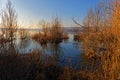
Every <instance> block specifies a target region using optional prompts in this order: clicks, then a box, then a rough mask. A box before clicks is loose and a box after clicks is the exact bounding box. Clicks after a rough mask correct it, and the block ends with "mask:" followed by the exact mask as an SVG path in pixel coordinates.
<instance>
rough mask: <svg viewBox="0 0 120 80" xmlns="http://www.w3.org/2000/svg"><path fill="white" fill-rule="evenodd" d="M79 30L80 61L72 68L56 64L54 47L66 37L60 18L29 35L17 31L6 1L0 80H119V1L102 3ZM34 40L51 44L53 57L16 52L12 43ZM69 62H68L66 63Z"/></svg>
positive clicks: (36, 52) (36, 51)
mask: <svg viewBox="0 0 120 80" xmlns="http://www.w3.org/2000/svg"><path fill="white" fill-rule="evenodd" d="M73 21H74V23H75V24H77V25H79V26H80V29H81V30H80V31H77V34H75V35H74V39H75V40H78V41H79V42H80V43H82V44H81V45H82V55H81V56H82V62H78V63H77V64H80V66H79V67H77V68H74V67H73V66H71V64H73V63H71V62H70V64H68V65H67V66H62V65H60V64H59V57H58V56H57V55H58V54H59V52H58V48H57V46H59V44H60V43H61V42H62V40H64V39H68V38H69V36H68V34H67V33H66V32H65V31H64V29H63V24H62V22H61V20H60V18H58V17H56V18H54V19H53V20H52V21H51V22H50V23H47V22H43V23H41V24H40V27H42V30H41V31H40V32H38V33H35V34H34V35H30V34H29V33H28V32H27V31H26V30H24V29H23V30H21V31H19V30H18V28H19V25H18V21H17V14H16V12H15V10H14V7H13V6H12V4H11V2H10V1H8V3H7V5H6V8H5V10H4V11H3V13H2V14H1V27H2V28H4V29H1V32H0V80H119V79H120V1H119V0H109V1H108V3H105V2H102V3H100V5H99V6H97V7H96V8H95V9H90V11H89V12H88V15H87V16H86V18H85V20H84V22H83V25H81V24H79V23H77V21H76V20H74V19H73ZM18 34H19V38H20V39H21V40H22V41H23V40H25V39H26V38H28V37H29V38H30V39H34V40H36V41H38V42H39V43H40V44H41V45H42V44H47V43H51V44H53V47H54V49H55V51H53V54H54V55H46V54H44V53H43V52H41V51H39V50H34V51H31V52H30V53H28V54H21V53H20V52H19V51H17V48H16V46H15V40H16V39H17V38H18ZM68 62H69V60H68Z"/></svg>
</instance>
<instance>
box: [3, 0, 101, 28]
mask: <svg viewBox="0 0 120 80" xmlns="http://www.w3.org/2000/svg"><path fill="white" fill-rule="evenodd" d="M11 2H12V3H13V5H14V7H15V9H16V11H17V13H18V16H19V19H20V20H21V22H23V23H24V24H29V23H31V24H34V23H37V22H38V21H41V20H45V21H51V20H52V17H54V16H56V15H57V16H59V17H60V18H61V19H62V22H63V24H64V26H73V25H74V23H73V22H72V18H73V17H75V18H76V19H77V20H78V21H79V22H81V23H82V20H83V19H84V17H85V16H86V14H87V12H88V10H89V9H90V8H93V7H95V6H96V5H98V4H99V2H100V0H11ZM2 3H5V0H2Z"/></svg>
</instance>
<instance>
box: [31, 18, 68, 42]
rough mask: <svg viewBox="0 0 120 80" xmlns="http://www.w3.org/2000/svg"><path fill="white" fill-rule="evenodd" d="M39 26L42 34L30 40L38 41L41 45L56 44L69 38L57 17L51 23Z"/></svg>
mask: <svg viewBox="0 0 120 80" xmlns="http://www.w3.org/2000/svg"><path fill="white" fill-rule="evenodd" d="M40 26H42V32H39V33H38V34H35V35H33V36H32V38H33V39H35V40H38V41H39V42H40V43H41V44H47V43H56V44H58V43H60V42H62V40H63V39H68V38H69V37H68V34H67V33H65V32H64V30H63V25H62V23H61V21H60V19H59V18H58V17H56V18H55V19H53V21H52V22H51V23H46V22H43V23H41V25H40ZM49 26H50V27H49Z"/></svg>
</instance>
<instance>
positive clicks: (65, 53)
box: [16, 35, 81, 65]
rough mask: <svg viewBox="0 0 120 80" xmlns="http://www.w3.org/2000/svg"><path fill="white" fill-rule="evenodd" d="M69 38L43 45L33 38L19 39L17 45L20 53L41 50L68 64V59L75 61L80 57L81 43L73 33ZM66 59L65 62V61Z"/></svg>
mask: <svg viewBox="0 0 120 80" xmlns="http://www.w3.org/2000/svg"><path fill="white" fill-rule="evenodd" d="M69 37H70V38H69V39H68V40H65V41H63V42H61V43H59V44H55V43H54V44H51V43H48V44H44V45H41V44H39V42H36V41H34V40H32V39H26V40H17V41H16V45H17V47H18V48H19V49H18V50H19V52H20V53H24V54H25V53H29V52H32V51H34V50H36V49H38V50H40V51H41V52H42V53H44V54H46V55H50V56H53V57H54V58H55V59H56V60H57V61H59V62H61V63H62V64H63V65H64V63H65V64H66V63H67V62H68V60H71V61H72V62H73V63H76V62H78V61H79V60H78V59H80V53H81V50H80V47H81V43H78V42H75V41H73V35H69ZM63 61H64V62H63Z"/></svg>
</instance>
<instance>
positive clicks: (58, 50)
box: [51, 44, 63, 60]
mask: <svg viewBox="0 0 120 80" xmlns="http://www.w3.org/2000/svg"><path fill="white" fill-rule="evenodd" d="M51 50H52V54H53V56H54V57H55V58H56V59H57V60H59V58H60V57H61V56H62V55H63V50H62V47H61V46H60V44H51Z"/></svg>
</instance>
